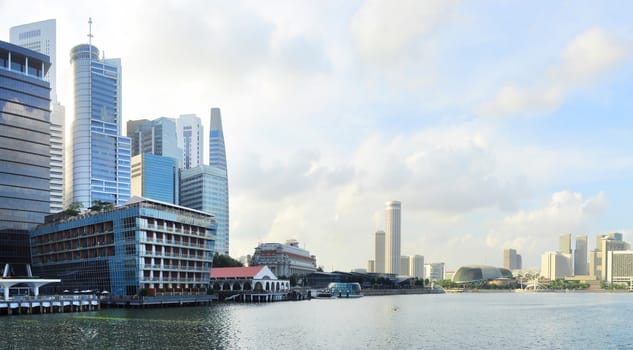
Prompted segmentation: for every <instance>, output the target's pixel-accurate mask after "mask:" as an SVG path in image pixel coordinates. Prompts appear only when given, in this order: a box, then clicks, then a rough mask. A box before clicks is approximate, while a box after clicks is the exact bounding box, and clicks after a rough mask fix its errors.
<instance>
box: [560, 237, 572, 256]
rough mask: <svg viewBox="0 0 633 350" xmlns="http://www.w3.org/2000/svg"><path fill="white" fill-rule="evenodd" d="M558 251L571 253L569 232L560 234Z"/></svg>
mask: <svg viewBox="0 0 633 350" xmlns="http://www.w3.org/2000/svg"><path fill="white" fill-rule="evenodd" d="M559 250H560V252H561V253H563V254H571V233H565V234H562V235H560V248H559Z"/></svg>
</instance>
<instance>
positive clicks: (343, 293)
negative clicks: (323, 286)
mask: <svg viewBox="0 0 633 350" xmlns="http://www.w3.org/2000/svg"><path fill="white" fill-rule="evenodd" d="M327 289H328V290H329V291H330V293H331V294H332V295H333V296H334V297H337V298H360V297H362V296H363V294H361V288H360V283H357V282H351V283H347V282H332V283H330V284H328V286H327Z"/></svg>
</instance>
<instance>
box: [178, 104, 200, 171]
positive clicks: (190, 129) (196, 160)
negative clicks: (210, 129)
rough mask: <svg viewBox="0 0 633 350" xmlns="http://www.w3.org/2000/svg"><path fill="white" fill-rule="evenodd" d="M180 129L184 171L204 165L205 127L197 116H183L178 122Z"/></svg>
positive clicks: (179, 141) (179, 146)
mask: <svg viewBox="0 0 633 350" xmlns="http://www.w3.org/2000/svg"><path fill="white" fill-rule="evenodd" d="M176 126H177V128H178V148H180V149H181V150H182V165H181V167H182V168H184V169H189V168H194V167H197V166H199V165H202V145H203V140H204V133H203V130H204V128H203V126H202V123H201V122H200V118H198V116H197V115H195V114H183V115H181V116H180V118H178V121H177V122H176Z"/></svg>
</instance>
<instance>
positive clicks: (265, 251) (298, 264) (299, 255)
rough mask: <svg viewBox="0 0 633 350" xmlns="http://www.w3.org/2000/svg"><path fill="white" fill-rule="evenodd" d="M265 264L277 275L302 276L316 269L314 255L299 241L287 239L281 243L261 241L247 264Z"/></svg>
mask: <svg viewBox="0 0 633 350" xmlns="http://www.w3.org/2000/svg"><path fill="white" fill-rule="evenodd" d="M259 265H266V266H268V267H269V268H270V270H271V271H272V272H273V273H274V274H275V275H277V276H286V277H290V276H292V275H298V276H303V275H307V274H309V273H311V272H315V271H316V257H315V256H314V255H310V252H308V251H307V250H305V249H302V248H299V242H297V241H295V240H288V241H286V243H285V244H283V243H262V244H260V245H259V246H257V248H255V253H254V254H253V256H252V258H251V261H250V263H249V266H259Z"/></svg>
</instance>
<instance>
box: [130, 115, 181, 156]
mask: <svg viewBox="0 0 633 350" xmlns="http://www.w3.org/2000/svg"><path fill="white" fill-rule="evenodd" d="M127 136H128V137H129V138H130V142H131V144H132V156H136V155H139V154H143V153H151V154H155V155H157V156H163V157H169V158H172V159H174V160H176V162H177V165H178V167H181V166H182V150H181V149H180V148H178V130H177V127H176V121H175V120H173V119H171V118H166V117H161V118H157V119H154V120H147V119H141V120H130V121H128V122H127Z"/></svg>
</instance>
